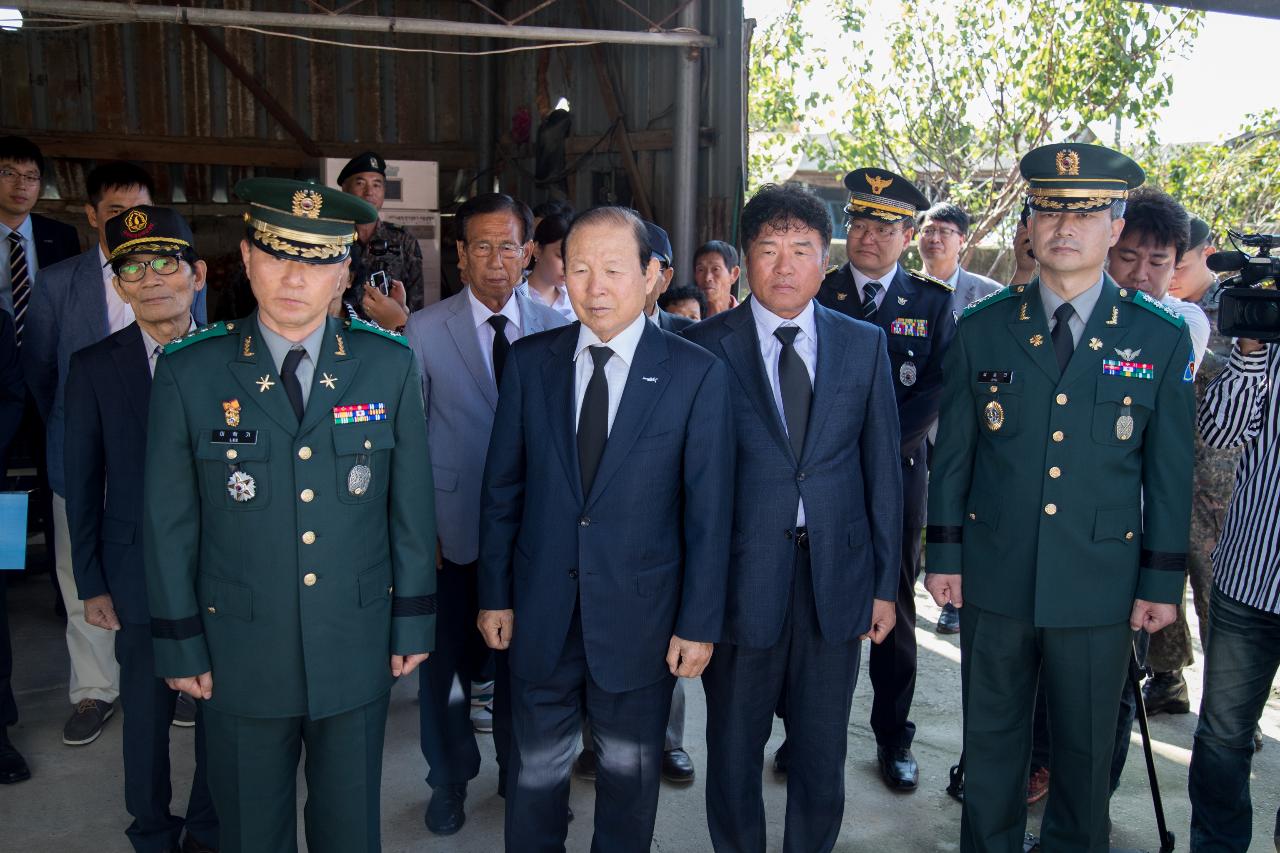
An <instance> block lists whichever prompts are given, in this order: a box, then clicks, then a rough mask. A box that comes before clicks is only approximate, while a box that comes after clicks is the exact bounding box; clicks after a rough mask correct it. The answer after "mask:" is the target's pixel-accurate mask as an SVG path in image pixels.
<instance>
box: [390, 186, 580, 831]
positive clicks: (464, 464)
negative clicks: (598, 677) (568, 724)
mask: <svg viewBox="0 0 1280 853" xmlns="http://www.w3.org/2000/svg"><path fill="white" fill-rule="evenodd" d="M532 220H533V214H532V213H530V211H529V208H528V207H527V206H526V205H525V204H524V203H523V202H520V201H517V200H515V199H513V198H511V197H510V196H507V195H502V194H500V193H488V194H485V195H479V196H476V197H475V198H472V199H469V200H468V201H467V202H466V204H464V205H462V207H460V208H459V209H458V217H457V227H458V234H459V236H460V237H461V239H460V240H458V257H459V258H460V259H461V263H462V267H463V274H464V278H465V279H466V280H467V282H469V283H468V284H467V286H466V287H464V288H463V289H462V292H460V293H458V294H456V295H454V296H451V297H449V298H448V299H445V300H444V301H442V302H437V303H436V304H434V305H429V306H427V307H426V308H423V309H422V310H421V311H416V312H414V314H413V316H412V317H410V318H409V325H408V328H407V329H406V332H405V333H406V335H407V336H408V339H409V346H410V347H412V349H413V353H414V355H415V356H416V357H417V359H418V367H419V368H420V369H421V371H422V388H423V397H424V402H425V403H426V415H427V440H428V442H429V444H430V447H431V458H432V460H433V470H434V475H435V476H434V480H435V487H436V530H437V531H439V537H440V551H441V560H440V567H439V572H438V573H437V575H436V596H437V600H438V602H439V607H438V610H437V618H436V650H435V653H434V654H432V655H431V657H430V658H429V659H428V660H427V662H426V663H425V664H423V665H422V668H421V671H420V672H421V674H420V675H419V681H418V699H419V705H420V715H421V719H420V727H421V728H420V737H421V743H422V754H423V757H425V758H426V760H427V764H428V765H429V767H430V772H429V773H428V775H427V784H428V785H430V786H431V790H432V794H431V802H430V804H429V805H428V807H427V814H426V823H427V828H428V829H429V830H431V831H432V832H434V833H435V834H437V835H452V834H453V833H455V832H457V831H458V830H459V829H461V828H462V824H463V823H464V822H465V820H466V813H465V811H464V810H463V805H464V803H465V801H466V796H467V783H468V782H469V781H471V780H472V779H474V778H475V777H476V775H477V774H479V772H480V750H479V748H478V747H477V746H476V736H475V732H474V731H473V730H472V725H471V718H470V715H469V713H468V712H469V710H470V703H469V702H468V698H469V693H470V683H471V681H473V680H477V681H478V680H481V678H480V669H481V668H482V667H483V665H484V664H485V662H486V660H487V659H488V657H489V649H488V647H486V646H485V644H484V640H483V638H482V637H481V636H480V635H479V634H478V633H477V632H476V629H475V619H476V612H477V609H478V608H477V604H476V585H477V576H476V558H477V555H478V554H479V551H480V544H479V539H480V479H481V475H482V474H483V473H484V459H485V453H486V452H487V450H488V448H489V432H490V430H491V429H492V428H493V417H494V412H496V411H497V408H498V384H499V383H500V382H501V380H502V371H503V369H504V365H505V363H506V357H507V351H508V350H509V349H510V348H511V345H512V344H513V343H514V342H515V341H517V340H519V339H520V338H522V337H524V336H525V335H531V334H534V333H535V332H541V331H543V330H545V329H554V328H557V327H559V326H564V325H566V323H567V322H568V321H566V320H565V319H564V317H563V316H561V314H560V312H558V311H556V310H554V309H553V308H550V307H548V306H546V305H544V304H543V303H541V302H540V301H538V300H536V299H530V298H529V297H527V296H524V295H523V294H520V293H517V292H516V291H515V287H516V285H518V284H519V283H520V273H521V270H522V269H523V268H524V258H525V256H526V254H527V253H528V249H529V246H530V242H529V237H530V234H531V232H532ZM503 657H505V656H503ZM499 669H500V670H501V672H500V673H499V674H500V675H503V674H505V669H506V667H505V661H503V662H501V663H500V664H499ZM494 691H495V697H494V706H495V707H494V715H495V717H497V718H498V719H495V720H494V747H495V749H496V751H497V757H498V774H499V790H501V788H502V781H503V780H502V776H503V774H504V772H505V762H506V757H507V742H508V739H509V737H510V731H509V725H510V724H509V710H510V709H509V707H508V702H507V695H506V694H507V684H506V681H505V679H504V678H502V677H499V678H498V679H496V683H495V685H494Z"/></svg>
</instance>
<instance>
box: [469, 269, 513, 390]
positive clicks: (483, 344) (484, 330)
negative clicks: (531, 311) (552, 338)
mask: <svg viewBox="0 0 1280 853" xmlns="http://www.w3.org/2000/svg"><path fill="white" fill-rule="evenodd" d="M467 302H468V304H470V305H471V319H472V320H473V321H474V322H475V324H476V340H478V341H479V342H480V357H481V358H483V359H484V366H485V368H486V369H487V370H488V371H489V375H490V376H493V336H494V335H495V334H496V332H495V331H494V328H493V326H492V325H490V323H489V318H490V317H494V316H497V315H499V314H500V315H502V316H503V317H506V318H507V326H506V328H505V329H504V330H503V331H504V332H506V335H507V341H508V342H510V343H513V344H514V343H515V342H516V341H518V340H520V329H521V326H520V301H519V300H518V299H516V295H515V293H514V292H513V293H512V294H511V295H510V296H508V297H507V304H506V305H503V306H502V310H501V311H498V312H496V313H495V312H494V311H492V310H490V308H489V306H488V305H485V304H484V303H483V302H481V301H480V300H479V299H476V295H475V294H474V293H472V292H471V288H470V287H468V288H467Z"/></svg>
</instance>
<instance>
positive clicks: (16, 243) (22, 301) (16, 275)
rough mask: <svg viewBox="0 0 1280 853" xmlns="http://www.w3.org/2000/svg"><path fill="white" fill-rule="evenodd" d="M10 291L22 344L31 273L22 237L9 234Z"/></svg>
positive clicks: (14, 328) (18, 335)
mask: <svg viewBox="0 0 1280 853" xmlns="http://www.w3.org/2000/svg"><path fill="white" fill-rule="evenodd" d="M9 291H10V292H11V293H12V294H13V330H14V333H15V337H17V339H18V344H19V345H21V344H22V323H23V319H24V317H25V315H26V313H27V304H28V303H29V302H30V301H31V273H30V270H29V268H28V267H27V250H26V247H25V246H23V244H22V235H21V234H19V233H18V232H17V231H10V232H9Z"/></svg>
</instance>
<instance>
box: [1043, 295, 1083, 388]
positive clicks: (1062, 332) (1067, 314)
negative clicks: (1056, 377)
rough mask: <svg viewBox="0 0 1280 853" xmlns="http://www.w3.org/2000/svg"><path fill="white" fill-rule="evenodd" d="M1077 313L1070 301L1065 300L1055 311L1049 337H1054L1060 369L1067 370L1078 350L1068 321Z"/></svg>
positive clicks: (1054, 351)
mask: <svg viewBox="0 0 1280 853" xmlns="http://www.w3.org/2000/svg"><path fill="white" fill-rule="evenodd" d="M1075 313H1076V309H1074V308H1072V307H1071V303H1070V302H1064V303H1062V304H1061V305H1059V306H1058V310H1056V311H1054V312H1053V319H1054V326H1053V331H1052V332H1050V333H1049V337H1051V338H1053V354H1054V355H1056V356H1057V357H1058V370H1060V371H1065V370H1066V369H1067V362H1069V361H1071V354H1072V353H1073V352H1075V350H1076V343H1075V340H1073V339H1072V337H1071V328H1070V327H1069V326H1068V325H1067V321H1068V320H1070V319H1071V316H1072V315H1073V314H1075Z"/></svg>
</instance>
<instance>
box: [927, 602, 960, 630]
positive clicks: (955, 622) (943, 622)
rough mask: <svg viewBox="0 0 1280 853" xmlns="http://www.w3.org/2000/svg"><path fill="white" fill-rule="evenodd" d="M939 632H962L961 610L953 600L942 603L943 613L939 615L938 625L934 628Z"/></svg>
mask: <svg viewBox="0 0 1280 853" xmlns="http://www.w3.org/2000/svg"><path fill="white" fill-rule="evenodd" d="M933 630H934V631H935V632H936V633H939V634H959V633H960V611H959V609H957V608H956V606H955V605H954V604H952V603H951V602H949V601H948V602H947V603H946V604H944V605H942V613H940V614H939V615H938V625H937V627H936V628H934V629H933Z"/></svg>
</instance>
